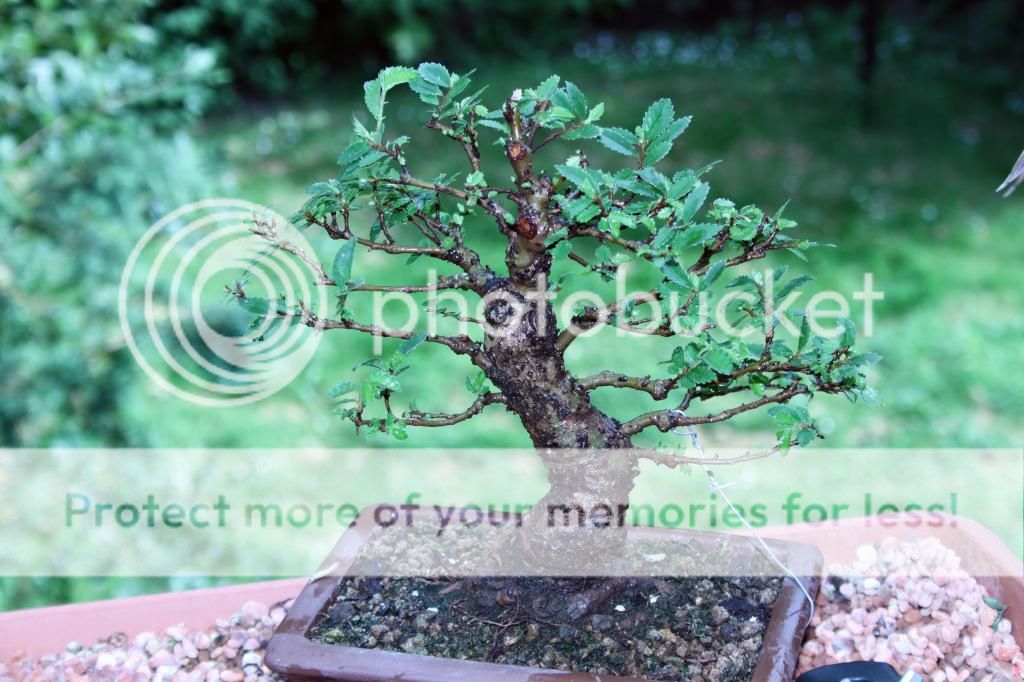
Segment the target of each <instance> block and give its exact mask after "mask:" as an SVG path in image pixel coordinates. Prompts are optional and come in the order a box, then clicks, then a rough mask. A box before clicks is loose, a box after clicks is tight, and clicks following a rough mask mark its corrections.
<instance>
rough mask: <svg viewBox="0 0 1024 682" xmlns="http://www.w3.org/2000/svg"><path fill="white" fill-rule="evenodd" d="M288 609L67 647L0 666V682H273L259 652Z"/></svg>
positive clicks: (245, 610) (252, 607)
mask: <svg viewBox="0 0 1024 682" xmlns="http://www.w3.org/2000/svg"><path fill="white" fill-rule="evenodd" d="M286 608H287V605H275V606H273V607H268V606H266V605H265V604H261V603H259V602H248V603H247V604H245V605H244V606H242V609H241V610H240V611H239V612H238V613H236V614H234V615H233V616H231V617H229V618H224V619H219V620H217V622H216V623H214V625H213V626H212V627H210V628H207V629H205V630H195V631H190V630H187V629H186V628H185V627H184V626H181V625H178V626H175V627H170V628H167V629H166V630H165V631H164V632H163V633H161V634H159V635H156V634H153V633H152V632H143V633H141V634H139V635H137V636H135V637H134V638H129V637H128V636H127V635H125V634H124V633H115V634H114V635H111V636H110V637H108V638H107V639H106V640H103V641H100V642H98V643H96V644H94V645H92V646H84V645H83V644H82V643H80V642H70V643H68V645H67V646H66V647H65V648H64V651H62V652H60V653H57V654H51V655H48V656H42V657H40V658H29V657H26V656H19V657H15V658H14V659H12V660H11V661H9V662H8V663H7V664H6V665H5V664H2V663H0V682H10V681H12V680H18V681H22V680H40V681H42V680H47V681H49V680H55V681H56V680H60V681H61V682H63V681H65V680H67V681H68V682H78V681H83V682H84V681H86V680H110V681H112V682H136V681H138V682H142V681H144V680H145V681H148V680H154V681H168V682H169V681H171V680H174V681H175V682H177V681H179V680H180V681H182V682H192V681H195V682H256V681H257V680H273V679H277V678H276V677H275V676H274V675H273V674H272V673H271V672H270V670H269V669H268V668H267V667H266V666H265V665H263V650H264V647H266V644H267V642H268V641H269V640H270V636H271V635H272V634H273V633H274V628H276V627H277V625H278V624H279V623H280V622H281V621H282V620H283V619H284V614H285V609H286Z"/></svg>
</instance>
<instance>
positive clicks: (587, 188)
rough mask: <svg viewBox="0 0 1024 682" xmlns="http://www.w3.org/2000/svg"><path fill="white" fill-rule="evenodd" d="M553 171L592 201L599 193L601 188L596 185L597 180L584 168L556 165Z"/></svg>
mask: <svg viewBox="0 0 1024 682" xmlns="http://www.w3.org/2000/svg"><path fill="white" fill-rule="evenodd" d="M555 170H557V171H558V172H559V173H560V174H561V175H562V176H563V177H565V178H566V179H567V180H569V182H571V183H572V184H574V185H576V186H577V187H579V189H580V191H581V192H583V193H584V194H586V195H587V196H588V197H590V198H592V199H593V198H594V197H596V196H597V195H598V192H600V189H601V188H600V186H599V185H598V184H597V179H596V178H595V177H594V176H593V175H592V174H591V173H590V172H589V171H588V170H587V169H585V168H580V167H579V166H567V165H564V164H558V165H556V166H555Z"/></svg>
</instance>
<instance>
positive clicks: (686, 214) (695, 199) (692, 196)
mask: <svg viewBox="0 0 1024 682" xmlns="http://www.w3.org/2000/svg"><path fill="white" fill-rule="evenodd" d="M710 188H711V186H710V185H709V184H708V183H706V182H702V183H700V184H699V185H697V186H696V187H695V188H694V189H693V191H692V192H690V193H689V194H687V195H686V199H685V200H684V201H683V210H682V213H681V214H680V216H679V219H680V220H682V221H683V223H684V224H687V223H690V222H692V221H693V218H694V216H696V215H697V211H699V210H700V208H701V206H703V205H704V201H705V200H706V199H707V198H708V190H709V189H710Z"/></svg>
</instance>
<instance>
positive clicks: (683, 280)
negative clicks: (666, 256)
mask: <svg viewBox="0 0 1024 682" xmlns="http://www.w3.org/2000/svg"><path fill="white" fill-rule="evenodd" d="M659 269H660V270H661V274H663V275H665V277H666V279H668V280H669V281H670V282H672V283H673V284H676V285H678V286H680V287H682V288H683V289H684V290H686V291H690V290H692V289H693V282H691V281H690V275H689V273H687V272H686V271H684V270H682V269H680V268H676V267H674V266H671V265H669V264H668V263H662V264H661V265H660V266H659Z"/></svg>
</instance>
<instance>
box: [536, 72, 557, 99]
mask: <svg viewBox="0 0 1024 682" xmlns="http://www.w3.org/2000/svg"><path fill="white" fill-rule="evenodd" d="M561 80H562V79H561V78H559V77H558V76H549V77H548V78H547V79H546V80H545V81H544V82H543V83H541V84H540V85H538V86H537V89H536V90H534V92H535V93H536V95H537V99H539V100H548V99H551V95H552V94H554V92H555V90H556V89H557V88H558V83H559V82H560V81H561Z"/></svg>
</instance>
